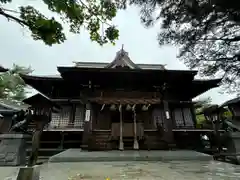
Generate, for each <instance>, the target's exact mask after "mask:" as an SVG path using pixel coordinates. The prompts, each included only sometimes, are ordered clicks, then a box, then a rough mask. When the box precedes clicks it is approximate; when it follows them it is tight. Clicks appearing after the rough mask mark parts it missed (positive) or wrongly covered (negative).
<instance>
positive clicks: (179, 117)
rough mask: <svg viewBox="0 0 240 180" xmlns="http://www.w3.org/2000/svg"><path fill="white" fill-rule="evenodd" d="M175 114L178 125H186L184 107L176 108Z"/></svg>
mask: <svg viewBox="0 0 240 180" xmlns="http://www.w3.org/2000/svg"><path fill="white" fill-rule="evenodd" d="M173 115H174V119H175V122H176V127H184V120H183V115H182V109H181V108H176V109H174V111H173Z"/></svg>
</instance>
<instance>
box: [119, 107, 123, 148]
mask: <svg viewBox="0 0 240 180" xmlns="http://www.w3.org/2000/svg"><path fill="white" fill-rule="evenodd" d="M119 113H120V127H119V128H120V129H119V131H120V133H119V134H120V137H119V150H121V151H122V150H124V144H123V118H122V105H121V104H120V106H119Z"/></svg>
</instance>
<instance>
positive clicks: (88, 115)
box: [82, 103, 92, 149]
mask: <svg viewBox="0 0 240 180" xmlns="http://www.w3.org/2000/svg"><path fill="white" fill-rule="evenodd" d="M91 121H92V106H91V104H90V103H87V104H86V111H85V119H84V127H83V139H82V148H83V149H88V148H89V147H88V145H89V140H90V135H91Z"/></svg>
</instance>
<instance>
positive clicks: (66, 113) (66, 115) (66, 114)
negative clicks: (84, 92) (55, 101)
mask: <svg viewBox="0 0 240 180" xmlns="http://www.w3.org/2000/svg"><path fill="white" fill-rule="evenodd" d="M70 112H71V107H70V106H64V107H63V108H62V112H61V116H62V118H61V120H60V123H59V126H60V127H67V126H68V124H69V119H70Z"/></svg>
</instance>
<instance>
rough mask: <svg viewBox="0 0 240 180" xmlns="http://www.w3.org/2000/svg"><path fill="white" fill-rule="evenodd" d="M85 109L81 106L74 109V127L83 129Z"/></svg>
mask: <svg viewBox="0 0 240 180" xmlns="http://www.w3.org/2000/svg"><path fill="white" fill-rule="evenodd" d="M84 118H85V108H84V107H83V106H82V105H79V106H77V107H76V112H75V121H74V127H77V128H83V123H84Z"/></svg>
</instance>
